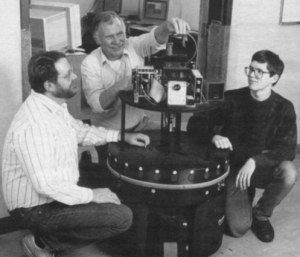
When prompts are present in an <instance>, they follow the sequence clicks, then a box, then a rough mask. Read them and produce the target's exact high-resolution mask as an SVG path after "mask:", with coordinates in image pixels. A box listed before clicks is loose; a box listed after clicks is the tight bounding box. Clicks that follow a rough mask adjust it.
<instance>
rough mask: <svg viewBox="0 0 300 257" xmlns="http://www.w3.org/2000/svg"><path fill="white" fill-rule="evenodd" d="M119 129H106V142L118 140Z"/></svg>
mask: <svg viewBox="0 0 300 257" xmlns="http://www.w3.org/2000/svg"><path fill="white" fill-rule="evenodd" d="M119 134H120V131H116V130H108V131H107V134H106V142H107V143H109V142H118V137H119Z"/></svg>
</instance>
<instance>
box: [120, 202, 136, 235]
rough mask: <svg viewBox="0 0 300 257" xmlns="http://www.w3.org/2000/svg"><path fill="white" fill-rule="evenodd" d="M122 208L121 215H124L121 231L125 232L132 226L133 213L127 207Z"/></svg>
mask: <svg viewBox="0 0 300 257" xmlns="http://www.w3.org/2000/svg"><path fill="white" fill-rule="evenodd" d="M120 207H122V211H121V212H120V214H122V221H121V220H120V222H121V224H120V229H121V230H123V231H126V230H128V229H129V228H130V227H131V225H132V217H133V214H132V211H131V209H129V208H128V207H127V206H126V205H120Z"/></svg>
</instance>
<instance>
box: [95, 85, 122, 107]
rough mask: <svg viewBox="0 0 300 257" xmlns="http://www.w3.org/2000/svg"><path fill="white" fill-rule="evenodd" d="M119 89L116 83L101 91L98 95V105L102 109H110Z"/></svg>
mask: <svg viewBox="0 0 300 257" xmlns="http://www.w3.org/2000/svg"><path fill="white" fill-rule="evenodd" d="M119 92H120V91H119V89H118V87H117V86H116V85H114V86H112V87H110V88H108V89H106V90H105V91H103V92H102V94H100V96H99V101H100V105H101V107H102V108H103V110H108V109H110V108H111V107H112V106H113V104H114V103H115V101H117V99H118V96H119Z"/></svg>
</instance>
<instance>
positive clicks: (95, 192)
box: [2, 51, 149, 256]
mask: <svg viewBox="0 0 300 257" xmlns="http://www.w3.org/2000/svg"><path fill="white" fill-rule="evenodd" d="M28 76H29V82H30V84H31V87H32V92H31V95H30V96H29V97H28V98H27V99H26V101H25V102H24V103H23V104H22V106H21V108H20V109H19V111H18V112H17V114H16V115H15V117H14V119H13V121H12V124H11V126H10V128H9V131H8V133H7V135H6V140H5V144H4V151H3V162H2V163H3V166H2V181H3V194H4V199H5V202H6V205H7V208H8V211H9V213H10V214H11V216H13V217H14V218H15V219H16V220H17V221H18V222H19V223H20V225H21V226H22V227H24V228H28V229H29V230H30V231H31V232H32V234H28V235H26V236H25V237H24V238H23V239H22V241H21V244H22V246H23V249H24V251H25V253H26V254H27V256H55V255H56V254H57V253H58V252H65V253H68V252H70V251H72V250H74V249H75V248H80V247H83V246H86V245H88V244H90V243H92V242H95V241H99V240H103V239H106V238H108V237H111V236H114V235H117V234H119V233H122V232H124V231H126V230H127V229H128V228H129V227H130V226H131V222H132V212H131V210H130V209H129V208H128V207H126V206H125V205H122V204H121V202H120V200H119V198H118V197H117V196H116V194H114V193H113V192H112V191H110V190H109V189H108V188H96V189H89V188H85V187H81V186H78V184H77V182H78V180H79V170H78V154H77V146H78V144H80V145H85V146H87V145H103V144H106V143H108V142H115V141H118V140H120V134H119V132H118V131H113V130H106V129H104V128H102V127H93V126H89V125H86V124H83V123H82V122H81V121H79V120H75V119H74V118H73V117H72V116H71V115H70V114H69V113H68V110H67V106H66V99H69V98H71V97H73V96H74V95H75V94H76V93H77V91H78V89H79V87H78V85H75V84H74V83H72V81H73V80H74V79H75V78H76V75H75V74H74V73H73V71H72V68H71V66H70V64H69V63H68V61H67V59H66V57H65V55H64V54H63V53H60V52H55V51H52V52H42V53H40V54H38V55H35V56H33V57H32V58H31V60H30V62H29V65H28ZM125 141H126V142H128V143H130V144H134V145H138V146H145V145H147V144H149V138H148V136H146V135H143V134H138V133H136V134H127V133H126V134H125Z"/></svg>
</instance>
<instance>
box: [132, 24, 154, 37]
mask: <svg viewBox="0 0 300 257" xmlns="http://www.w3.org/2000/svg"><path fill="white" fill-rule="evenodd" d="M154 26H155V25H148V24H147V25H145V24H129V25H128V26H127V32H128V34H129V35H130V36H139V35H141V34H144V33H148V32H150V31H151V29H152V28H153V27H154Z"/></svg>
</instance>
